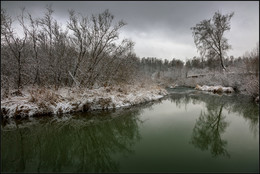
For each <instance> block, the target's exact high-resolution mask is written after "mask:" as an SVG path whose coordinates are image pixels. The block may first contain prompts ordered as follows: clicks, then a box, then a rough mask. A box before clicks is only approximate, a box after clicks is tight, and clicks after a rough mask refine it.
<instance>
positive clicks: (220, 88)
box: [195, 85, 234, 93]
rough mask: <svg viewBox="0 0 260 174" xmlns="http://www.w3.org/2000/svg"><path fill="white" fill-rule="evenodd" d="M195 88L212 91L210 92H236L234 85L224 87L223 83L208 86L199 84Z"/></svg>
mask: <svg viewBox="0 0 260 174" xmlns="http://www.w3.org/2000/svg"><path fill="white" fill-rule="evenodd" d="M195 89H198V90H201V91H210V92H216V93H222V92H226V93H231V92H234V89H233V88H232V87H223V86H221V85H219V86H207V85H203V86H200V85H197V86H196V87H195Z"/></svg>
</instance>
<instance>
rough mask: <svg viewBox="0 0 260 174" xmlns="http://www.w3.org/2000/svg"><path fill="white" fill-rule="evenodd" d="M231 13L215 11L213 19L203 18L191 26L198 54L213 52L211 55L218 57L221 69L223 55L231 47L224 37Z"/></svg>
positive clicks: (228, 26)
mask: <svg viewBox="0 0 260 174" xmlns="http://www.w3.org/2000/svg"><path fill="white" fill-rule="evenodd" d="M233 15H234V12H232V13H230V14H226V15H222V14H221V13H220V12H215V14H214V16H213V19H209V20H206V19H205V20H203V21H201V22H200V23H198V24H196V26H195V27H192V28H191V30H192V34H193V37H194V42H195V44H196V47H197V49H198V50H199V52H200V54H201V55H208V54H212V53H214V54H213V56H214V57H218V58H219V60H220V64H221V67H222V68H223V70H226V67H225V65H224V61H223V59H224V55H225V54H226V51H227V50H229V49H230V48H231V45H229V44H228V40H227V39H226V38H225V37H224V32H225V31H229V30H230V28H231V26H230V20H231V18H232V17H233Z"/></svg>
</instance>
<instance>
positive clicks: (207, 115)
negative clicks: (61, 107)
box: [1, 87, 259, 172]
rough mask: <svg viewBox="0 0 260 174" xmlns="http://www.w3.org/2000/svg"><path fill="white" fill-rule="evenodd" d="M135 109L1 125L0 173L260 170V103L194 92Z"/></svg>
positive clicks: (175, 92) (183, 91)
mask: <svg viewBox="0 0 260 174" xmlns="http://www.w3.org/2000/svg"><path fill="white" fill-rule="evenodd" d="M167 90H168V91H169V92H170V95H169V96H167V97H165V98H163V99H161V100H158V101H156V102H150V103H146V104H141V105H138V106H133V107H131V108H125V109H117V110H108V111H93V112H85V113H73V114H65V115H63V116H48V117H39V118H37V117H34V118H28V119H25V120H2V122H1V166H2V167H1V172H259V105H257V104H255V103H254V102H253V101H252V100H251V99H250V98H249V97H247V96H244V95H240V94H229V95H227V94H223V95H218V94H213V93H207V92H202V91H197V90H194V89H191V88H184V87H180V88H176V89H167Z"/></svg>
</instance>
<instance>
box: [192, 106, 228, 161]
mask: <svg viewBox="0 0 260 174" xmlns="http://www.w3.org/2000/svg"><path fill="white" fill-rule="evenodd" d="M222 109H223V105H221V106H220V107H216V106H215V107H214V108H211V109H208V110H207V112H201V114H200V117H199V119H198V120H197V121H196V124H195V126H194V128H193V133H192V137H191V144H193V145H194V146H195V147H197V148H199V149H201V150H203V151H204V150H208V149H209V150H210V153H211V154H212V156H213V157H217V156H220V155H223V156H226V157H230V155H229V153H228V152H227V150H226V149H225V148H226V145H227V141H226V140H223V139H222V138H221V134H223V133H224V132H225V129H226V127H227V126H228V123H227V122H226V121H225V117H224V116H223V114H222Z"/></svg>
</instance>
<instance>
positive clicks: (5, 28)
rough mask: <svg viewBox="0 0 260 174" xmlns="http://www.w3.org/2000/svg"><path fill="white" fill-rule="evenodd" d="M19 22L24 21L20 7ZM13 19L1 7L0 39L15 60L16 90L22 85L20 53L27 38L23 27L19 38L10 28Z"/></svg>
mask: <svg viewBox="0 0 260 174" xmlns="http://www.w3.org/2000/svg"><path fill="white" fill-rule="evenodd" d="M18 20H19V22H20V24H23V23H24V9H22V14H21V16H19V17H18ZM12 22H13V20H12V19H11V17H10V16H9V15H8V14H6V12H5V10H4V9H1V40H2V38H3V39H4V43H6V44H7V45H8V47H9V49H10V51H11V53H12V55H13V57H14V58H15V59H16V62H17V66H18V67H17V69H18V73H17V88H18V90H19V89H20V88H21V87H22V81H21V71H22V56H23V55H22V54H23V51H24V47H25V43H26V39H27V31H26V30H25V28H24V27H23V32H24V37H23V38H19V37H18V36H17V35H16V34H15V32H14V31H13V28H12Z"/></svg>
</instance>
